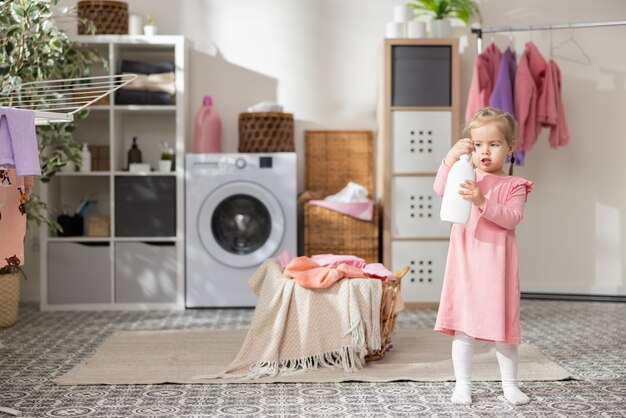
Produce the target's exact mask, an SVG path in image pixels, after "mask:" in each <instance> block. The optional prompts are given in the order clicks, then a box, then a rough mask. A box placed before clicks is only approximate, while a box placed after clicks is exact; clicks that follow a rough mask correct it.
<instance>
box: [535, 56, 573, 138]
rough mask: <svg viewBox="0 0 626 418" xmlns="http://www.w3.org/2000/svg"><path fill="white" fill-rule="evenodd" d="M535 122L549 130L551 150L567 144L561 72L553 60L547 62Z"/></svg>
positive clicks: (567, 136)
mask: <svg viewBox="0 0 626 418" xmlns="http://www.w3.org/2000/svg"><path fill="white" fill-rule="evenodd" d="M537 121H538V122H539V123H540V124H541V126H544V127H547V128H550V137H549V142H550V146H551V147H552V148H553V149H557V148H558V147H560V146H563V145H566V144H567V143H568V142H569V131H568V129H567V122H566V120H565V111H564V110H563V99H562V98H561V71H560V70H559V66H558V65H557V64H556V62H554V61H553V60H550V61H548V65H547V66H546V76H545V79H544V82H543V88H542V89H541V93H540V94H539V99H538V101H537Z"/></svg>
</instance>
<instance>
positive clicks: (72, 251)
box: [48, 242, 111, 305]
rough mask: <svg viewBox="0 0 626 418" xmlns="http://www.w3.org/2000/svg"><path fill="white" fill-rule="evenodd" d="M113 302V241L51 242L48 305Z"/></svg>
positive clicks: (49, 246) (49, 248)
mask: <svg viewBox="0 0 626 418" xmlns="http://www.w3.org/2000/svg"><path fill="white" fill-rule="evenodd" d="M110 302H111V251H110V246H109V243H106V242H102V243H100V242H98V243H73V242H67V243H66V242H51V243H49V244H48V304H50V305H56V304H64V303H110Z"/></svg>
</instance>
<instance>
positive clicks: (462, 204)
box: [439, 154, 476, 224]
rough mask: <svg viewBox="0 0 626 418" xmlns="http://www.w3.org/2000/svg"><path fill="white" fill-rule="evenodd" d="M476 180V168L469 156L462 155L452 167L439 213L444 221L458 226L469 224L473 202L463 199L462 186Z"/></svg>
mask: <svg viewBox="0 0 626 418" xmlns="http://www.w3.org/2000/svg"><path fill="white" fill-rule="evenodd" d="M475 178H476V177H475V175H474V167H472V163H470V156H469V154H463V155H461V158H459V161H457V162H456V163H454V164H453V165H452V167H451V168H450V172H449V173H448V178H447V180H446V188H445V190H444V192H443V200H442V201H441V212H440V213H439V215H440V217H441V220H442V221H448V222H452V223H457V224H464V223H467V220H468V219H469V215H470V210H471V209H472V202H470V201H469V200H465V199H463V198H462V197H461V195H460V194H459V190H461V186H460V184H461V183H463V182H464V181H465V180H474V179H475Z"/></svg>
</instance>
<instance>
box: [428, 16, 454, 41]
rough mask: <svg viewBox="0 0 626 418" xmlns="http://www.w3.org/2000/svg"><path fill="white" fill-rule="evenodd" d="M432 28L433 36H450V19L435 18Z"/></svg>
mask: <svg viewBox="0 0 626 418" xmlns="http://www.w3.org/2000/svg"><path fill="white" fill-rule="evenodd" d="M430 29H431V33H432V37H433V38H449V37H450V21H449V20H448V19H433V20H432V22H431V28H430Z"/></svg>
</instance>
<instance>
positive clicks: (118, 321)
mask: <svg viewBox="0 0 626 418" xmlns="http://www.w3.org/2000/svg"><path fill="white" fill-rule="evenodd" d="M252 314H253V311H252V310H251V309H191V310H186V311H178V312H171V311H167V312H166V311H149V312H137V311H123V312H119V311H116V312H111V311H108V312H41V311H40V310H39V308H38V306H37V305H35V304H23V305H21V306H20V313H19V318H18V322H17V323H16V324H15V325H14V326H13V327H11V328H8V329H2V330H0V343H1V344H2V345H3V347H2V348H0V406H5V407H12V408H15V409H18V410H20V411H22V412H23V415H24V416H26V417H166V416H171V417H227V416H264V417H279V416H280V417H289V416H291V417H296V416H298V417H305V416H327V417H345V416H351V417H374V416H375V417H403V416H404V417H415V416H418V415H419V416H437V417H461V416H480V417H502V416H505V415H515V416H519V417H522V416H524V417H539V416H551V417H557V416H559V417H572V416H606V417H618V416H619V417H623V416H626V327H625V326H624V318H626V304H624V303H602V302H558V301H538V300H523V301H522V316H521V317H522V335H523V337H524V340H525V342H528V343H531V344H534V345H535V346H537V347H539V348H540V349H541V351H542V352H543V353H544V354H546V355H547V356H548V357H550V358H551V359H553V360H555V361H556V362H557V363H559V364H560V365H561V366H563V367H565V368H566V369H567V370H569V371H570V372H571V373H572V374H573V375H574V376H575V377H576V378H577V379H578V380H568V381H549V382H523V383H522V384H521V387H522V388H523V390H524V391H526V393H527V394H528V395H529V396H530V398H531V403H530V404H528V405H523V406H517V407H514V406H512V405H509V404H508V403H506V401H505V400H504V398H503V397H502V394H501V390H500V387H499V383H498V382H477V383H474V404H473V405H471V406H459V405H453V404H451V403H450V402H449V400H448V399H449V397H450V393H451V390H452V387H453V382H445V383H438V382H434V383H422V382H393V383H328V384H251V385H235V384H233V385H228V384H224V385H169V384H168V385H111V386H105V385H94V386H58V385H56V384H55V383H53V379H55V378H56V377H58V376H60V375H62V374H64V373H65V372H67V371H68V370H69V369H71V368H72V367H73V366H74V365H76V364H77V363H79V362H81V361H83V360H86V359H88V358H89V357H90V356H91V355H92V354H93V353H94V352H95V351H96V349H97V348H98V347H99V345H100V344H101V343H102V342H103V341H104V340H105V339H106V338H107V337H108V336H109V335H111V333H112V332H114V331H116V330H131V329H132V330H139V329H151V330H153V329H183V328H186V329H191V328H205V329H241V328H246V327H248V325H249V324H250V321H251V319H252ZM435 317H436V311H435V310H434V309H422V310H410V311H405V312H402V313H401V314H400V316H399V318H398V323H397V327H399V328H404V329H406V328H416V329H417V328H424V327H432V326H433V325H434V322H435ZM3 416H6V415H3V414H2V413H1V412H0V417H3Z"/></svg>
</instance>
